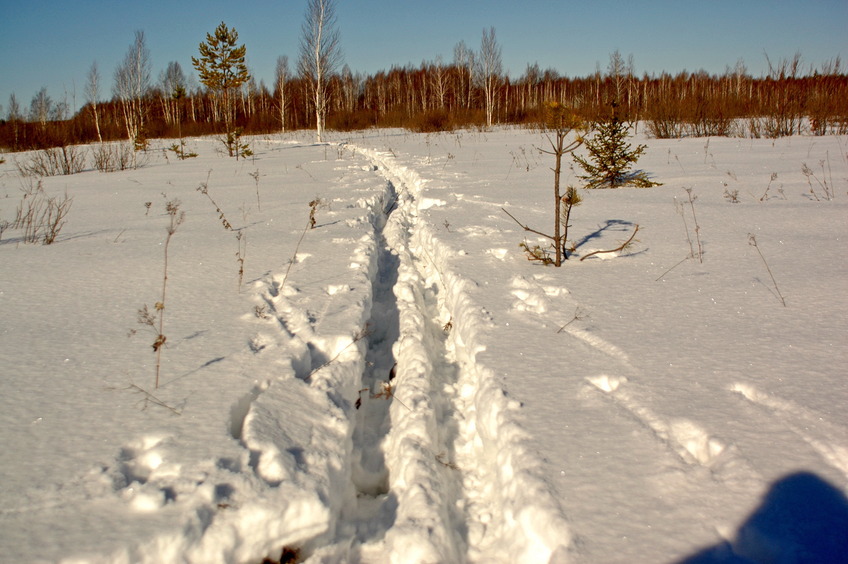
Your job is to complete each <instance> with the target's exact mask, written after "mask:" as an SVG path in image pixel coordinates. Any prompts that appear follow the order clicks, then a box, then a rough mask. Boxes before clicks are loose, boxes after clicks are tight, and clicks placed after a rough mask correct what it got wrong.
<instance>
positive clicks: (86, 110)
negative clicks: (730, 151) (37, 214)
mask: <svg viewBox="0 0 848 564" xmlns="http://www.w3.org/2000/svg"><path fill="white" fill-rule="evenodd" d="M456 59H457V60H456V61H455V62H454V63H451V64H445V63H443V62H441V61H438V60H437V61H434V62H425V63H422V64H421V65H419V66H417V67H415V66H411V65H409V66H404V67H393V68H391V69H390V70H388V71H381V72H378V73H376V74H374V75H368V76H365V75H362V74H360V73H354V72H352V71H351V70H350V69H349V68H348V67H344V68H343V69H342V71H341V72H339V73H337V74H334V75H333V76H331V77H330V78H329V81H328V86H327V89H328V90H327V91H328V103H329V106H328V111H327V123H326V125H327V128H328V129H334V130H341V131H347V130H355V129H364V128H369V127H404V128H408V129H411V130H414V131H422V132H426V131H442V130H450V129H454V128H459V127H466V126H482V125H484V124H485V123H486V108H487V102H486V90H485V87H486V85H485V84H484V83H482V81H481V80H480V79H479V76H477V73H476V72H475V65H474V61H473V57H470V59H471V60H470V61H469V62H468V64H465V63H463V60H462V57H457V58H456ZM799 61H800V59H799V57H797V56H796V58H795V59H794V60H789V61H782V62H780V63H778V64H777V65H771V64H770V65H769V73H768V75H767V76H764V77H760V78H754V77H752V76H751V75H749V74H748V73H747V72H746V70H745V67H744V65H741V64H737V66H736V67H735V68H733V69H731V68H728V69H727V70H726V71H725V73H724V74H722V75H714V74H713V75H711V74H708V73H706V72H703V71H701V72H696V73H688V72H681V73H679V74H677V75H674V76H672V75H670V74H667V73H663V74H661V75H659V76H656V75H647V74H644V75H643V76H641V77H639V76H636V75H635V74H634V73H633V72H632V62H631V63H630V65H625V64H623V60H622V59H621V58H620V55H618V54H617V53H615V54H614V55H613V57H611V62H610V67H609V68H608V69H607V71H606V72H601V71H600V70H598V71H597V72H595V73H594V74H593V75H591V76H588V77H583V78H570V77H566V76H561V75H559V74H558V73H557V72H556V71H554V70H551V69H548V70H544V71H542V70H541V69H540V68H539V67H538V65H528V67H527V69H526V71H525V72H524V74H523V75H522V76H520V77H519V78H517V79H511V78H510V77H508V76H499V77H497V81H496V85H495V88H494V89H493V90H492V92H493V97H492V98H491V100H490V101H489V104H491V105H492V114H493V117H494V121H495V122H497V123H509V124H528V125H530V124H536V123H538V122H539V121H540V117H541V108H542V105H543V103H544V102H546V101H559V102H560V103H561V104H563V105H565V106H567V107H569V108H572V109H573V111H574V112H575V113H576V114H578V115H579V116H581V117H582V118H583V119H585V120H587V121H593V120H597V119H599V118H600V117H601V116H603V115H604V114H605V112H608V108H609V104H610V103H611V101H613V100H615V101H616V102H617V104H618V108H619V112H623V114H624V115H626V117H627V118H628V119H631V120H638V121H640V122H643V123H644V124H645V127H647V130H648V132H649V134H651V135H652V136H655V137H683V136H752V137H780V136H785V135H792V134H798V133H810V134H813V135H824V134H828V133H838V134H845V133H848V75H846V74H845V73H844V72H843V71H842V70H841V69H840V62H839V60H838V59H836V60H835V61H833V62H831V63H827V64H825V65H822V67H820V68H818V69H810V70H809V71H807V72H805V73H801V71H800V64H799ZM174 65H176V63H171V65H169V72H170V71H174V70H180V69H179V68H178V65H176V67H177V68H176V69H175V68H174ZM163 76H164V77H167V73H163ZM233 102H234V104H233V106H234V116H233V124H234V125H235V126H236V127H238V128H240V130H241V132H242V133H244V134H263V133H272V132H279V131H281V130H294V129H306V128H312V127H314V119H315V118H314V114H315V107H314V97H313V96H311V94H310V84H309V82H308V80H306V79H304V78H300V77H297V76H289V74H288V72H287V68H286V66H285V65H282V66H281V67H279V68H278V76H277V77H276V80H275V82H274V85H273V87H271V88H269V87H268V86H267V85H266V84H265V83H264V82H259V83H257V82H256V81H255V79H250V80H249V81H247V82H245V83H244V84H243V85H242V86H241V88H239V89H238V91H237V92H236V93H235V99H234V101H233ZM138 103H139V106H140V110H139V111H140V112H142V113H143V120H142V123H143V128H142V131H141V132H140V133H139V135H140V136H141V137H146V138H177V137H184V136H197V135H207V134H215V133H222V132H223V131H224V125H223V122H224V120H223V118H222V116H221V104H220V103H219V100H217V99H216V93H215V92H213V91H210V90H208V89H206V88H203V87H200V86H196V87H193V88H186V89H184V90H181V91H180V93H179V95H175V94H174V90H173V89H172V88H169V87H168V82H167V78H162V79H160V84H159V85H157V86H153V87H151V88H149V89H148V90H147V91H146V92H144V93H143V95H142V96H140V97H139V100H138ZM126 111H127V109H126V104H125V103H122V100H121V99H120V98H119V96H117V95H116V96H115V97H114V98H113V99H112V100H110V101H105V102H96V101H95V102H89V103H87V104H86V105H85V106H83V107H82V108H81V109H80V110H79V111H78V112H77V113H76V114H75V115H73V116H70V117H67V116H66V115H65V114H66V113H67V104H65V103H54V102H53V101H52V100H51V99H50V97H49V96H48V95H47V92H46V90H45V89H42V91H40V92H39V93H38V94H37V95H36V97H35V98H33V100H32V102H31V104H30V108H29V112H23V111H21V109H20V106H19V104H18V103H17V101H16V100H14V98H13V99H12V100H10V104H9V108H8V111H7V114H6V115H5V116H4V118H5V119H3V120H2V121H0V147H2V148H4V149H7V150H14V151H19V150H28V149H43V148H47V147H55V146H64V145H69V144H78V143H90V142H95V141H110V140H118V139H126V138H127V128H126V120H125V112H126Z"/></svg>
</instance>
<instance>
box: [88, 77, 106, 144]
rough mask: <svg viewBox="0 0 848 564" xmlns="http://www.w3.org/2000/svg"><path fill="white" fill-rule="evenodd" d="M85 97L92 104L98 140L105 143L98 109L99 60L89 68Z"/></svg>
mask: <svg viewBox="0 0 848 564" xmlns="http://www.w3.org/2000/svg"><path fill="white" fill-rule="evenodd" d="M85 99H86V101H87V102H88V103H89V104H90V105H91V113H92V115H93V116H94V129H96V130H97V141H98V142H100V143H103V136H102V135H101V134H100V115H99V113H98V111H97V103H98V102H99V100H100V71H99V70H98V69H97V61H95V62H93V63H91V68H90V69H89V70H88V82H87V83H86V85H85Z"/></svg>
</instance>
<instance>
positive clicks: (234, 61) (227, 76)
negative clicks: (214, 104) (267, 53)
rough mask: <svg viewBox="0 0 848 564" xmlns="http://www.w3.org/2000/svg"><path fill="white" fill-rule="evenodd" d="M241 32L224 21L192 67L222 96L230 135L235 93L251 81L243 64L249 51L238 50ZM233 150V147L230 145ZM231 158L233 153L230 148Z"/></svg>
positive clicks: (201, 46)
mask: <svg viewBox="0 0 848 564" xmlns="http://www.w3.org/2000/svg"><path fill="white" fill-rule="evenodd" d="M237 42H238V32H237V31H236V30H235V28H233V29H229V28H227V24H225V23H224V22H221V25H219V26H218V27H217V28H215V32H214V34H212V33H207V34H206V41H205V42H204V43H201V44H200V46H199V51H200V58H199V59H198V58H196V57H192V58H191V64H192V65H194V68H195V69H197V72H198V73H199V75H200V82H202V83H203V84H204V85H206V86H207V87H208V88H209V89H211V90H213V91H214V92H215V93H216V94H218V95H221V96H223V106H224V108H223V110H224V124H225V127H226V130H227V134H231V133H232V132H233V121H234V119H235V116H234V115H233V114H234V112H233V105H234V104H233V99H232V96H231V94H232V92H233V91H234V90H235V89H236V88H238V87H240V86H241V85H242V84H244V83H245V82H247V81H248V80H249V79H250V73H248V71H247V65H246V64H245V62H244V57H245V52H246V48H245V46H244V45H242V46H240V47H237V46H236V43H237ZM228 149H230V146H228ZM230 156H231V157H232V156H233V151H232V149H230Z"/></svg>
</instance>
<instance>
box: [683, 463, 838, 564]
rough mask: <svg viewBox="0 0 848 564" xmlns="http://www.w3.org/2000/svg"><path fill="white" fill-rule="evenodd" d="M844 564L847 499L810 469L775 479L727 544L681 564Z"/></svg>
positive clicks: (708, 549)
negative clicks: (759, 503)
mask: <svg viewBox="0 0 848 564" xmlns="http://www.w3.org/2000/svg"><path fill="white" fill-rule="evenodd" d="M767 562H768V563H781V564H800V563H805V564H806V563H809V564H813V563H815V564H839V563H848V499H846V497H845V494H844V493H842V492H841V491H840V490H839V489H838V488H836V487H834V486H833V485H831V484H829V483H828V482H826V481H825V480H823V479H822V478H820V477H818V476H816V475H815V474H812V473H809V472H799V473H796V474H790V475H788V476H786V477H784V478H782V479H780V480H778V481H777V482H775V484H774V485H773V486H772V488H771V489H770V490H769V492H768V494H766V496H765V498H764V499H763V503H762V504H761V505H760V507H758V508H757V509H756V510H755V511H754V513H753V514H751V516H750V517H749V518H748V519H747V520H746V521H745V522H744V523H743V524H742V526H741V527H739V530H738V531H737V532H736V537H735V539H733V540H732V541H731V542H724V543H721V544H719V545H716V546H713V547H710V548H707V549H705V550H703V551H701V552H699V553H698V554H695V555H693V556H690V557H688V558H686V559H684V560H682V561H680V563H679V564H743V563H744V564H751V563H757V564H760V563H767Z"/></svg>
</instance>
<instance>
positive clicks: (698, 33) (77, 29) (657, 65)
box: [0, 0, 848, 117]
mask: <svg viewBox="0 0 848 564" xmlns="http://www.w3.org/2000/svg"><path fill="white" fill-rule="evenodd" d="M337 6H338V27H339V30H340V32H341V41H342V50H343V53H344V60H345V62H346V63H347V64H348V65H349V66H350V67H351V69H352V70H353V71H354V72H356V71H361V72H364V73H374V72H377V71H379V70H387V69H389V68H390V67H392V66H393V65H406V64H408V63H412V64H413V65H416V66H417V65H419V64H420V63H421V62H422V61H423V60H433V59H435V58H436V57H437V56H439V55H441V56H442V58H443V59H444V61H445V62H450V61H451V60H452V59H453V48H454V46H455V45H456V44H457V43H458V42H459V41H460V40H462V41H465V43H466V44H467V45H468V46H469V47H470V48H473V49H479V45H480V38H481V36H482V31H483V28H488V27H490V26H493V27H494V28H495V30H496V33H497V39H498V41H499V43H500V45H501V47H502V50H503V63H504V69H505V70H506V71H507V72H509V74H510V76H512V77H518V76H520V75H521V74H523V73H524V71H525V69H526V67H527V64H528V63H531V64H532V63H538V64H539V66H540V67H541V68H542V69H545V68H548V67H551V68H555V69H556V70H557V71H558V72H560V73H561V74H563V75H567V76H585V75H588V74H591V73H592V72H594V70H595V68H596V66H597V65H598V64H600V66H601V68H602V69H605V68H606V65H607V62H608V60H609V54H610V53H611V52H613V51H614V50H616V49H618V50H619V51H620V52H621V54H622V55H623V56H624V57H625V58H627V57H629V56H630V55H632V56H633V61H634V63H635V69H636V72H637V74H639V75H641V74H642V73H645V72H647V73H649V74H658V73H660V72H662V71H668V72H670V73H672V74H676V73H677V72H679V71H682V70H688V71H690V72H691V71H696V70H700V69H704V70H706V71H707V72H709V73H719V74H720V73H723V72H724V70H725V68H726V67H727V66H731V67H732V66H734V65H735V64H736V62H737V61H738V60H739V59H742V60H744V62H745V64H746V65H747V67H748V71H749V72H750V73H751V74H753V75H754V76H760V75H762V74H764V73H765V72H766V70H767V65H766V58H765V55H764V54H765V53H767V54H768V56H769V57H770V58H771V60H772V61H777V60H780V59H783V58H791V57H792V56H793V55H794V54H795V53H796V52H800V53H801V55H802V61H803V63H804V65H805V66H804V68H805V70H806V69H807V68H809V65H810V64H813V65H815V66H817V67H818V66H820V65H821V63H823V62H825V61H828V60H832V59H834V58H835V57H837V56H839V57H841V59H842V60H843V69H844V68H846V67H848V0H699V1H688V0H629V1H613V0H558V1H557V0H419V1H409V0H337ZM305 7H306V1H305V0H276V1H270V0H255V1H254V0H226V1H222V0H203V1H198V0H73V1H61V2H60V1H58V0H24V1H21V0H0V105H2V106H3V112H2V114H0V115H2V117H5V116H6V111H7V110H8V101H9V95H10V94H11V93H13V92H14V93H15V95H16V97H17V100H18V103H19V104H20V105H21V108H22V109H23V110H28V108H29V104H30V100H31V99H32V97H33V96H34V95H35V94H36V92H37V91H38V90H39V89H40V88H41V87H43V86H46V87H47V90H48V94H49V95H50V96H51V97H52V98H53V100H54V101H57V100H61V99H67V102H68V104H69V105H71V106H74V102H76V107H79V106H81V105H82V104H83V103H84V94H83V91H84V88H85V83H86V76H87V74H88V69H89V68H90V67H91V64H92V63H93V62H94V61H97V64H98V67H99V69H100V74H101V82H102V87H101V99H109V98H111V96H112V93H111V90H112V84H113V73H114V70H115V68H116V66H117V65H118V64H119V63H120V62H121V60H122V59H123V57H124V55H125V54H126V52H127V49H128V48H129V46H130V44H131V43H132V42H133V38H134V32H135V31H136V30H143V31H144V33H145V38H146V42H147V47H148V49H149V50H150V54H151V63H152V68H153V79H154V81H155V80H156V79H157V78H158V76H159V73H160V72H161V71H162V70H163V69H164V68H165V67H166V65H167V64H168V63H169V62H170V61H177V62H179V63H180V65H181V66H182V67H183V70H184V72H185V73H186V74H187V75H188V74H189V73H191V72H193V69H192V67H191V59H190V57H191V56H193V55H197V45H198V44H199V43H200V42H201V41H203V40H204V38H205V35H206V33H207V32H210V31H212V30H213V29H214V28H215V27H216V26H217V25H218V24H219V23H220V22H221V21H224V22H226V23H227V25H228V26H230V27H235V28H236V30H237V31H238V32H239V41H240V42H242V43H244V44H245V45H246V46H247V58H248V65H249V67H250V68H251V70H252V73H253V75H254V76H255V77H256V78H257V81H258V80H264V81H265V83H266V84H269V85H270V84H271V83H272V82H273V80H274V67H275V62H276V59H277V57H278V56H279V55H287V56H288V57H289V60H290V61H291V64H292V66H293V65H294V62H295V61H296V60H297V56H298V42H299V39H300V26H301V23H302V21H303V14H304V11H305Z"/></svg>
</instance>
